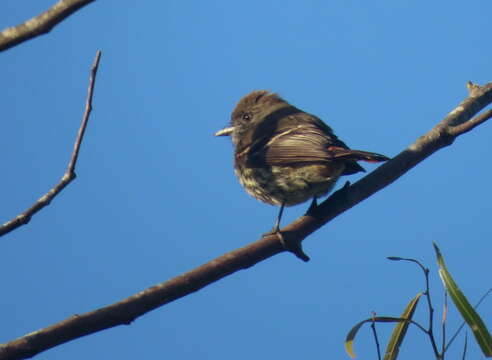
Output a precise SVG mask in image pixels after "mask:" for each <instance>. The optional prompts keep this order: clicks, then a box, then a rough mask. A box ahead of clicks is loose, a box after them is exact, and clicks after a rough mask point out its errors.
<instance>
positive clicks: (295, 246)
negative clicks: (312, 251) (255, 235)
mask: <svg viewBox="0 0 492 360" xmlns="http://www.w3.org/2000/svg"><path fill="white" fill-rule="evenodd" d="M284 207H285V204H284V203H282V205H281V206H280V211H279V213H278V216H277V221H275V226H274V227H273V231H272V232H271V233H270V234H276V235H277V236H278V239H279V240H280V243H281V244H282V247H283V248H284V249H285V250H287V251H290V252H291V253H293V254H294V255H295V256H297V257H298V258H299V259H301V260H302V261H309V256H307V255H306V254H305V253H304V251H303V250H302V246H301V241H299V240H298V239H296V238H293V237H292V235H289V233H288V232H284V233H282V232H280V220H281V219H282V214H283V213H284Z"/></svg>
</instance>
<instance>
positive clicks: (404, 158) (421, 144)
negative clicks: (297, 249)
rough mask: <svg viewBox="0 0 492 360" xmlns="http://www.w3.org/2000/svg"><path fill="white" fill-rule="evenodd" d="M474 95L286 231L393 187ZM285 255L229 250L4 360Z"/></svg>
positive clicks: (273, 244) (474, 107)
mask: <svg viewBox="0 0 492 360" xmlns="http://www.w3.org/2000/svg"><path fill="white" fill-rule="evenodd" d="M475 87H476V89H475V90H471V91H470V92H471V94H470V96H469V97H468V98H467V99H465V100H464V101H463V102H462V103H461V104H460V105H459V106H458V107H457V108H456V109H455V110H453V111H452V112H451V113H450V114H449V115H448V116H446V118H444V119H443V120H442V121H441V122H440V123H439V124H437V125H436V127H434V128H433V129H432V130H431V131H429V132H428V133H427V134H425V135H423V136H421V137H420V138H419V139H418V140H417V141H416V142H415V143H413V144H412V145H410V146H409V147H408V148H407V149H405V150H404V151H403V152H402V153H400V154H399V155H398V156H396V157H395V158H394V159H392V160H391V161H389V162H387V163H385V164H384V165H382V166H380V167H379V168H378V169H376V170H375V171H373V172H372V173H370V174H368V175H367V176H366V177H364V178H363V179H361V180H359V181H358V182H356V183H355V184H353V185H350V186H346V187H344V188H343V189H342V190H339V191H337V192H336V193H334V194H333V195H332V196H330V197H329V198H328V199H327V200H326V201H324V202H323V203H322V204H321V205H320V206H319V207H318V208H317V209H316V210H315V211H313V212H312V213H310V214H309V215H304V216H301V217H300V218H299V219H297V220H296V221H294V222H293V223H291V224H290V225H288V226H287V227H285V228H284V229H282V232H289V233H290V234H289V235H292V236H294V237H297V238H298V239H304V238H305V237H306V236H308V235H309V234H311V233H312V232H314V231H315V230H317V229H318V228H320V227H321V226H323V225H324V224H326V223H327V222H329V221H330V220H331V219H333V218H334V217H336V216H337V215H339V214H341V213H343V212H344V211H346V210H347V209H350V208H351V207H352V206H354V205H356V204H358V203H359V202H361V201H363V200H364V199H366V198H367V197H369V196H371V195H372V194H374V193H375V192H377V191H378V190H380V189H382V188H384V187H385V186H387V185H389V184H391V183H392V182H393V181H395V180H396V179H398V178H399V177H400V176H402V175H403V174H405V173H406V172H407V171H409V170H410V169H411V168H412V167H414V166H415V165H417V164H418V163H419V162H421V161H423V160H424V159H425V158H427V157H428V156H430V155H431V154H433V153H434V152H436V151H437V150H439V149H441V148H443V147H445V146H448V145H450V144H452V142H453V141H454V139H455V137H456V136H457V135H460V134H461V133H464V132H466V131H468V130H464V131H463V132H460V133H459V134H454V133H453V129H458V128H459V127H460V126H464V125H465V124H467V123H469V122H470V121H472V122H473V121H475V120H473V119H476V118H473V116H474V115H475V114H477V113H478V112H479V111H480V110H482V109H483V108H484V107H485V106H487V105H488V104H490V103H492V83H491V84H488V85H486V86H484V87H478V86H475ZM282 251H284V249H283V248H282V245H281V244H280V242H279V240H278V237H277V236H275V235H273V236H267V237H264V238H262V239H260V240H258V241H256V242H254V243H252V244H249V245H247V246H245V247H243V248H241V249H238V250H234V251H231V252H230V253H227V254H225V255H222V256H220V257H218V258H216V259H214V260H212V261H210V262H208V263H206V264H204V265H202V266H199V267H198V268H196V269H194V270H191V271H189V272H187V273H185V274H182V275H180V276H177V277H175V278H174V279H171V280H169V281H166V282H164V283H162V284H159V285H156V286H153V287H151V288H148V289H146V290H144V291H141V292H139V293H137V294H135V295H133V296H130V297H128V298H126V299H124V300H122V301H120V302H117V303H115V304H112V305H109V306H106V307H104V308H101V309H98V310H95V311H92V312H88V313H85V314H82V315H75V316H72V317H70V318H68V319H66V320H64V321H61V322H59V323H57V324H54V325H51V326H49V327H47V328H44V329H41V330H38V331H35V332H33V333H30V334H28V335H25V336H23V337H20V338H18V339H16V340H13V341H11V342H9V343H6V344H3V345H1V346H0V360H3V359H22V358H26V357H31V356H34V355H35V354H38V353H40V352H42V351H44V350H47V349H49V348H52V347H54V346H57V345H60V344H62V343H65V342H67V341H70V340H73V339H76V338H78V337H81V336H84V335H88V334H91V333H94V332H97V331H100V330H103V329H107V328H110V327H113V326H117V325H123V324H130V323H131V322H132V321H133V320H134V319H136V318H137V317H139V316H141V315H143V314H145V313H147V312H149V311H151V310H153V309H156V308H158V307H160V306H162V305H164V304H167V303H169V302H171V301H174V300H176V299H178V298H180V297H183V296H186V295H188V294H190V293H192V292H195V291H197V290H200V289H202V288H203V287H205V286H207V285H208V284H211V283H213V282H215V281H217V280H219V279H221V278H223V277H225V276H227V275H230V274H232V273H234V272H236V271H238V270H241V269H245V268H248V267H250V266H253V265H255V264H257V263H258V262H260V261H262V260H265V259H267V258H269V257H271V256H273V255H276V254H278V253H280V252H282Z"/></svg>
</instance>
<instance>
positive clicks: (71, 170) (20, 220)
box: [0, 50, 101, 236]
mask: <svg viewBox="0 0 492 360" xmlns="http://www.w3.org/2000/svg"><path fill="white" fill-rule="evenodd" d="M100 59H101V51H100V50H98V51H97V52H96V57H95V59H94V62H93V63H92V66H91V71H90V77H89V89H88V91H87V100H86V103H85V111H84V116H83V117H82V123H81V124H80V128H79V132H78V134H77V139H76V140H75V144H74V146H73V152H72V156H71V158H70V162H69V163H68V167H67V170H66V171H65V174H63V176H62V178H61V179H60V181H59V182H58V184H56V185H55V186H54V187H53V188H51V189H50V190H49V191H48V192H47V193H46V194H44V195H43V196H42V197H40V198H39V199H38V200H37V201H36V202H35V203H34V204H33V205H32V206H31V207H30V208H29V209H27V210H26V211H24V212H23V213H21V214H20V215H17V216H16V217H15V218H13V219H12V220H10V221H7V222H6V223H5V224H3V225H2V226H0V236H2V235H5V234H8V233H9V232H11V231H12V230H15V229H17V228H18V227H20V226H22V225H25V224H27V223H28V222H29V221H30V220H31V218H32V216H33V215H34V214H36V213H37V212H38V211H40V210H41V209H42V208H44V207H45V206H47V205H49V203H50V202H51V200H53V199H54V198H55V196H57V195H58V194H59V193H60V191H62V190H63V189H64V188H65V186H67V185H68V184H70V183H71V182H72V180H73V179H75V177H76V174H75V166H76V164H77V159H78V157H79V151H80V145H81V144H82V140H83V138H84V133H85V129H86V128H87V123H88V121H89V115H90V113H91V111H92V97H93V94H94V84H95V82H96V74H97V69H98V67H99V60H100Z"/></svg>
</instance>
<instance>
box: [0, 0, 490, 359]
mask: <svg viewBox="0 0 492 360" xmlns="http://www.w3.org/2000/svg"><path fill="white" fill-rule="evenodd" d="M53 3H54V1H51V0H50V1H47V0H36V1H32V0H31V1H23V2H18V1H14V0H3V1H2V2H0V26H1V27H2V28H5V27H8V26H13V25H16V24H18V23H20V22H23V21H25V20H26V19H28V18H30V17H32V16H35V15H37V14H38V13H40V12H41V11H43V10H45V9H47V8H48V7H49V6H51V5H52V4H53ZM491 13H492V3H491V2H490V1H487V0H482V1H469V2H463V1H447V2H424V1H387V0H386V1H382V0H381V1H377V0H376V1H371V2H368V1H355V0H353V1H351V0H347V1H332V2H326V1H304V2H299V1H290V0H289V1H266V2H265V1H258V0H252V1H248V2H237V1H234V2H232V1H207V2H198V1H171V0H170V1H146V2H115V1H97V2H95V3H93V4H91V5H89V6H87V7H85V8H84V9H82V10H81V11H79V12H78V13H76V14H74V15H73V16H71V17H70V18H68V19H67V20H66V21H65V22H63V23H62V24H61V25H59V26H58V27H56V28H55V29H54V30H53V31H52V32H51V33H49V34H48V35H45V36H42V37H39V38H36V39H34V40H32V41H29V42H27V43H24V44H22V45H20V46H17V47H15V48H12V49H10V50H8V51H6V52H3V53H2V54H1V56H0V67H1V68H2V69H3V71H2V82H3V84H4V86H3V91H2V96H1V99H2V100H1V101H0V104H1V107H2V114H3V116H2V119H3V121H2V123H1V125H0V126H1V128H0V151H1V153H2V154H4V156H3V169H4V171H3V174H2V177H1V178H0V196H1V199H2V206H1V207H0V219H1V220H0V221H2V222H4V221H7V220H9V219H11V218H13V217H14V216H15V215H17V214H19V213H20V212H21V211H23V210H24V209H25V208H27V207H28V206H30V204H31V203H32V202H33V201H35V200H36V199H37V198H38V197H40V196H41V195H42V194H44V193H45V192H46V191H47V190H48V189H49V188H50V187H51V186H53V185H54V184H55V183H56V182H57V181H58V180H59V178H60V177H61V176H62V174H63V172H64V170H65V168H66V165H67V163H68V160H69V157H70V153H71V149H72V145H73V140H74V137H75V134H76V131H77V129H78V127H79V123H80V119H81V116H82V112H83V108H84V102H85V95H86V90H87V80H88V70H89V67H90V64H91V62H92V60H93V58H94V55H95V52H96V50H98V49H100V50H102V52H103V55H102V59H101V65H100V69H99V74H98V77H97V83H96V90H95V97H94V111H93V114H92V117H91V119H90V123H89V127H88V130H87V135H86V138H85V141H84V144H83V146H82V150H81V154H80V158H79V164H78V168H77V175H78V177H77V179H76V180H75V181H74V182H73V183H72V184H71V185H70V186H69V187H68V188H66V189H65V190H64V191H63V193H62V194H61V195H60V196H59V197H58V198H56V199H55V200H54V201H53V203H52V204H51V205H50V206H49V207H48V208H46V209H44V210H43V211H42V212H41V213H39V214H38V215H36V217H35V218H33V220H32V221H31V222H30V223H29V224H28V225H27V226H24V227H23V228H21V229H19V230H17V231H15V232H14V233H11V234H9V235H7V236H5V237H3V238H2V242H1V244H2V255H3V256H2V261H1V262H0V264H1V265H0V271H1V273H2V274H3V276H2V283H3V284H2V287H3V292H2V297H1V298H0V309H3V312H2V315H1V317H2V326H0V342H5V341H8V340H11V339H13V338H16V337H18V336H22V335H24V334H26V333H29V332H31V331H34V330H37V329H39V328H41V327H45V326H48V325H50V324H53V323H55V322H58V321H61V320H63V319H65V318H67V317H69V316H71V315H73V314H80V313H84V312H87V311H91V310H93V309H96V308H99V307H101V306H104V305H108V304H111V303H113V302H115V301H118V300H120V299H122V298H125V297H127V296H129V295H131V294H133V293H136V292H138V291H140V290H142V289H144V288H147V287H149V286H151V285H153V284H156V283H159V282H162V281H165V280H167V279H169V278H171V277H174V276H176V275H179V274H181V273H182V272H184V271H186V270H189V269H192V268H195V267H196V266H198V265H200V264H202V263H204V262H206V261H208V260H211V259H213V258H215V257H217V256H219V255H221V254H223V253H225V252H227V251H230V250H233V249H235V248H238V247H240V246H243V245H245V244H247V243H249V242H251V241H254V240H256V239H257V238H258V237H259V236H260V234H261V233H263V232H265V231H267V230H269V229H270V228H271V226H272V224H273V222H274V219H275V216H276V214H277V209H276V208H274V207H271V206H268V205H265V204H262V203H260V202H258V201H256V200H254V199H253V198H251V197H249V196H248V195H247V194H246V193H245V191H243V189H242V188H241V187H240V185H239V183H238V181H237V180H236V179H235V177H234V174H233V171H232V147H231V144H230V141H229V140H228V139H225V138H214V137H213V136H212V134H213V133H214V132H215V131H216V130H218V129H220V128H222V127H223V126H224V125H226V124H227V123H228V121H229V116H230V113H231V111H232V109H233V108H234V106H235V104H236V103H237V101H238V100H239V99H240V98H241V97H242V96H243V95H245V94H247V93H248V92H249V91H251V90H254V89H268V90H271V91H274V92H277V93H279V94H280V95H281V96H283V97H284V98H286V99H287V100H289V101H290V102H292V103H293V104H294V105H296V106H297V107H299V108H301V109H303V110H305V111H309V112H312V113H313V114H316V115H318V116H319V117H321V118H322V119H323V120H324V121H325V122H327V123H328V124H329V125H330V126H331V127H332V128H333V129H334V130H335V132H336V134H337V135H338V136H339V137H340V138H341V139H343V140H344V141H345V142H346V143H347V144H348V145H349V146H351V147H353V148H357V149H363V150H369V151H375V152H379V153H383V154H386V155H388V156H395V155H396V154H398V153H399V152H400V151H401V150H403V149H404V148H405V147H406V146H408V145H409V144H410V143H412V142H413V141H414V140H415V139H416V138H417V137H418V136H420V135H422V134H424V133H425V132H426V131H428V130H429V129H430V128H432V127H433V126H434V125H435V124H436V123H437V122H438V121H439V120H440V119H441V118H442V117H443V116H445V115H446V114H447V113H448V112H449V111H451V110H452V109H453V108H454V107H455V106H456V105H457V104H458V103H459V101H461V100H462V99H463V98H464V97H466V95H467V92H466V87H465V83H466V81H468V80H471V81H473V82H476V83H479V84H485V83H487V82H489V81H492V73H491V63H492V50H491V48H490V46H489V43H490V14H491ZM491 131H492V130H491V126H490V124H487V123H486V124H484V125H482V126H480V127H479V128H477V129H475V130H474V131H473V132H471V133H468V134H466V135H464V136H462V137H460V138H459V139H458V140H457V141H456V142H455V143H454V144H453V145H452V146H451V147H448V148H446V149H443V150H441V151H440V152H438V153H437V154H435V155H433V156H432V157H430V158H429V159H427V160H425V161H424V162H423V163H422V164H420V165H418V166H417V167H416V168H414V169H413V170H412V171H411V172H409V173H408V174H406V175H405V176H403V177H402V178H401V179H399V180H398V181H397V182H395V183H394V184H392V185H390V186H389V187H387V188H385V189H383V190H382V191H380V192H379V193H377V194H375V195H374V196H372V197H371V198H369V199H368V200H366V201H365V202H363V203H361V204H359V205H358V206H356V207H355V208H353V209H351V210H350V211H348V212H346V213H345V214H343V215H341V216H340V217H338V218H337V219H335V220H334V221H332V222H331V223H329V224H328V225H327V226H325V227H324V228H323V229H321V230H320V231H318V232H316V233H315V234H314V235H313V236H311V237H309V238H308V239H307V240H306V241H305V242H304V244H305V245H304V247H305V250H306V252H307V253H308V254H309V255H310V256H311V258H312V260H311V262H309V263H307V264H305V263H302V262H300V261H299V260H298V259H296V258H295V257H294V256H292V255H290V254H280V255H278V256H275V257H274V258H271V259H268V260H267V261H264V262H262V263H260V264H258V265H257V266H255V267H253V268H250V269H248V270H245V271H241V272H239V273H236V274H233V275H232V276H230V277H228V278H225V279H223V280H221V281H219V282H217V283H215V284H213V285H211V286H209V287H207V288H205V289H203V290H201V291H199V292H197V293H195V294H192V295H190V296H188V297H185V298H183V299H180V300H178V301H176V302H174V303H171V304H169V305H167V306H165V307H163V308H160V309H158V310H156V311H153V312H151V313H149V314H147V315H146V316H144V317H142V318H140V319H138V320H137V321H135V322H134V323H133V324H132V325H131V326H126V327H118V328H114V329H110V330H107V331H104V332H100V333H97V334H95V335H92V336H88V337H85V338H82V339H78V340H75V341H72V342H70V343H67V344H65V345H62V346H59V347H57V348H54V349H52V350H49V351H46V352H44V353H43V354H41V355H40V356H39V358H42V359H48V360H53V359H67V358H70V359H87V358H94V359H102V358H118V359H135V358H141V359H154V358H159V357H166V358H170V359H196V358H205V359H212V358H213V359H230V358H235V359H251V358H259V359H260V358H261V359H263V358H283V359H299V358H306V359H307V358H309V359H343V358H347V356H346V354H345V352H344V349H343V341H344V338H345V335H346V333H347V332H348V331H349V330H350V328H351V327H352V326H353V325H354V324H355V323H357V322H358V321H360V320H362V319H364V318H367V317H369V316H370V314H371V311H375V312H376V313H377V314H379V315H392V316H396V315H398V314H399V313H400V312H401V311H402V309H403V308H404V306H405V304H406V303H407V302H408V301H409V300H410V299H411V298H412V297H413V296H414V295H415V294H416V293H417V292H419V291H422V290H423V285H424V281H423V277H422V275H421V273H420V271H419V270H418V269H417V268H416V267H415V266H413V265H411V264H405V263H393V262H390V261H388V260H386V259H385V257H386V256H402V257H412V258H417V259H419V260H421V261H422V262H423V263H424V264H426V265H427V266H429V267H430V269H431V276H432V281H431V291H432V295H433V300H434V305H435V307H436V313H437V314H436V322H439V318H440V312H441V305H440V304H441V303H442V299H443V296H442V295H443V291H442V286H441V284H440V280H439V279H438V276H437V266H436V264H435V257H434V253H433V249H432V242H433V241H435V242H437V243H438V244H439V245H440V247H441V250H442V252H443V254H444V256H445V258H446V260H447V264H448V266H449V268H450V270H451V271H452V273H453V274H454V276H455V279H456V281H457V282H458V284H460V286H461V287H462V289H463V291H464V292H465V293H466V294H467V295H468V296H469V298H470V300H471V301H472V302H475V301H476V300H477V299H478V298H479V297H480V296H481V295H482V294H483V293H484V292H485V291H486V290H488V289H489V288H490V287H491V282H490V271H491V268H490V254H491V253H492V245H491V241H490V238H491V235H492V230H491V228H490V226H489V225H488V224H489V223H490V213H491V210H492V206H491V203H490V186H489V184H490V183H491V181H492V171H491V169H490V166H489V160H488V159H489V157H490V156H491V155H492V154H491V148H490V137H491ZM364 166H365V167H366V169H367V170H368V171H370V170H373V169H374V168H375V165H371V164H368V165H364ZM361 176H363V175H359V174H358V175H354V176H351V177H350V178H348V179H347V180H351V181H356V180H357V179H359V178H360V177H361ZM308 205H309V204H303V205H299V206H296V207H293V208H288V209H287V211H286V213H285V215H284V224H287V222H288V221H289V220H293V219H295V218H296V217H298V216H299V215H301V214H303V212H304V211H305V210H306V209H307V207H308ZM491 304H492V303H491V302H490V300H488V301H486V302H485V303H484V304H483V305H482V306H481V308H480V313H481V314H482V316H483V318H484V319H485V321H486V322H487V323H488V325H489V327H490V328H492V324H491V322H490V319H491V317H492V305H491ZM422 305H424V303H422V304H421V307H420V308H419V309H418V311H417V313H416V317H417V319H418V320H420V321H421V322H423V323H426V320H427V312H426V308H425V306H422ZM459 324H460V320H459V317H458V315H457V313H456V311H455V310H454V308H451V310H450V312H449V327H448V333H452V332H453V330H454V329H456V327H457V326H458V325H459ZM389 328H390V327H389V326H379V329H380V336H381V339H382V340H381V341H382V342H384V340H383V339H385V336H386V335H387V334H388V332H389ZM462 344H463V338H462V337H460V338H459V339H458V340H457V343H456V344H455V345H454V346H453V347H452V348H451V354H452V355H451V356H454V357H456V356H458V355H457V354H460V353H461V346H462ZM456 345H458V346H456ZM355 350H356V352H357V353H358V354H359V358H360V359H369V358H371V359H372V358H375V349H374V345H373V342H372V335H371V333H370V331H369V328H367V329H362V331H361V332H360V334H359V336H358V337H357V339H356V344H355ZM469 351H470V354H469V358H479V357H480V355H479V350H478V348H477V346H476V345H475V344H473V345H472V346H471V348H470V349H469ZM400 358H401V359H416V358H432V352H431V347H430V345H429V343H428V341H427V340H426V339H425V338H424V336H423V335H422V334H420V333H419V332H418V331H417V330H416V329H411V333H410V336H409V338H408V339H407V341H406V342H405V343H404V345H403V347H402V350H401V357H400Z"/></svg>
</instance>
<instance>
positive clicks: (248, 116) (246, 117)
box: [243, 113, 251, 121]
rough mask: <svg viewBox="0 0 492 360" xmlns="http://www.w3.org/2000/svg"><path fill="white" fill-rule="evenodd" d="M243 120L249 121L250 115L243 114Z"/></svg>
mask: <svg viewBox="0 0 492 360" xmlns="http://www.w3.org/2000/svg"><path fill="white" fill-rule="evenodd" d="M243 120H246V121H250V120H251V114H250V113H244V114H243Z"/></svg>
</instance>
